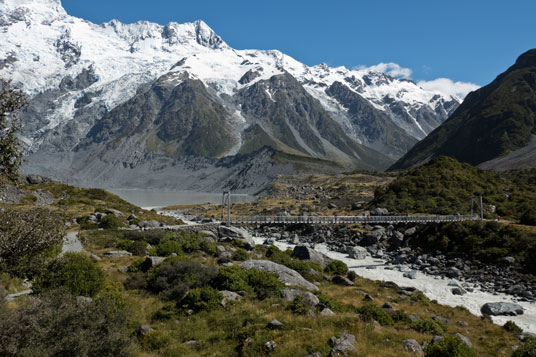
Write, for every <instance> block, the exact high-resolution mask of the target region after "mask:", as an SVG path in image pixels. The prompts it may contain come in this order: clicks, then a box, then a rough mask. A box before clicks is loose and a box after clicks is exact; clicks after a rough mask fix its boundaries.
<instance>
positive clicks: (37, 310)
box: [0, 291, 131, 357]
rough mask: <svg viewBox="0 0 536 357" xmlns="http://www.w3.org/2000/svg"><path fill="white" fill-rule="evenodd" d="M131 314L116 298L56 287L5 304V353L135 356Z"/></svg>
mask: <svg viewBox="0 0 536 357" xmlns="http://www.w3.org/2000/svg"><path fill="white" fill-rule="evenodd" d="M129 345H130V337H129V333H128V331H127V330H126V329H125V314H124V312H122V311H121V310H117V309H116V308H115V307H114V306H113V304H110V303H108V302H107V301H106V300H102V301H101V302H100V303H99V304H96V303H93V302H87V301H83V300H80V299H77V298H76V297H75V296H73V295H70V294H68V293H66V292H64V291H63V292H60V291H54V292H52V293H51V294H43V295H41V296H40V298H39V299H31V300H29V301H28V302H26V303H25V304H22V305H21V306H19V307H18V308H16V309H0V355H1V356H5V357H15V356H110V357H111V356H129V355H131V353H130V352H129V350H128V348H129Z"/></svg>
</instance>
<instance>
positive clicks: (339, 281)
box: [331, 275, 354, 286]
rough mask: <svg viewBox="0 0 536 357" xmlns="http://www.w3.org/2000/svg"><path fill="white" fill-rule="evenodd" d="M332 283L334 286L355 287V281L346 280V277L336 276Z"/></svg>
mask: <svg viewBox="0 0 536 357" xmlns="http://www.w3.org/2000/svg"><path fill="white" fill-rule="evenodd" d="M331 282H332V283H333V284H337V285H342V286H353V285H354V282H353V281H351V280H350V279H348V278H345V277H344V276H340V275H335V276H334V277H333V278H332V279H331Z"/></svg>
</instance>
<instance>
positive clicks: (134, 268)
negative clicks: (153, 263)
mask: <svg viewBox="0 0 536 357" xmlns="http://www.w3.org/2000/svg"><path fill="white" fill-rule="evenodd" d="M144 263H145V258H138V259H136V260H134V261H133V262H132V263H131V264H130V266H129V267H128V271H129V272H130V273H137V272H139V271H143V270H144Z"/></svg>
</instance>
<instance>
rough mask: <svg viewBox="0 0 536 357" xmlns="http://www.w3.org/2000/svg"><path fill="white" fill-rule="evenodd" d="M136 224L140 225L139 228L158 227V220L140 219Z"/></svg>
mask: <svg viewBox="0 0 536 357" xmlns="http://www.w3.org/2000/svg"><path fill="white" fill-rule="evenodd" d="M138 226H139V227H141V228H159V227H160V222H158V221H154V220H152V221H140V222H139V223H138Z"/></svg>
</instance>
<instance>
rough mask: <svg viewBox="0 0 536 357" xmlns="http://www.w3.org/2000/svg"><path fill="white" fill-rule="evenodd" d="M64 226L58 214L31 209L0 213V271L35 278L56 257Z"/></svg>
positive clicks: (0, 211)
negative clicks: (47, 262) (47, 261)
mask: <svg viewBox="0 0 536 357" xmlns="http://www.w3.org/2000/svg"><path fill="white" fill-rule="evenodd" d="M64 234H65V225H64V224H63V219H62V218H61V216H59V215H58V214H55V213H52V212H50V211H49V210H43V209H33V210H30V211H26V212H20V211H15V210H10V209H3V210H0V271H4V272H8V273H10V274H13V275H17V276H28V277H32V276H33V275H35V274H38V273H39V272H40V271H41V270H42V269H43V268H44V265H45V262H46V260H47V259H49V258H51V257H52V256H54V255H56V254H57V253H58V249H55V248H56V247H61V244H62V242H63V236H64Z"/></svg>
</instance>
